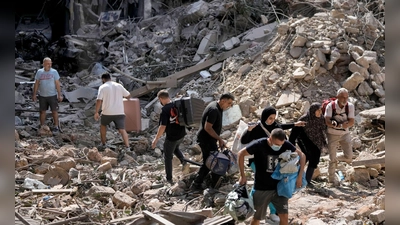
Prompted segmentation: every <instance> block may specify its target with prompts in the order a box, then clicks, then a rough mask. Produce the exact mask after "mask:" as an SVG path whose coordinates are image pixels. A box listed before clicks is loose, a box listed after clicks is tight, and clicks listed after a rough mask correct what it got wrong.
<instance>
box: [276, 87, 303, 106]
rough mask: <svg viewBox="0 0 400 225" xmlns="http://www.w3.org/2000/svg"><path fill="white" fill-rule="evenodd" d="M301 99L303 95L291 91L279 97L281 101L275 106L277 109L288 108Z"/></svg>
mask: <svg viewBox="0 0 400 225" xmlns="http://www.w3.org/2000/svg"><path fill="white" fill-rule="evenodd" d="M300 98H301V94H298V93H295V92H291V91H285V92H283V93H282V94H281V96H280V97H279V100H278V102H277V103H276V104H275V107H276V108H280V107H282V106H288V105H290V104H292V103H295V102H297V101H298V100H299V99H300Z"/></svg>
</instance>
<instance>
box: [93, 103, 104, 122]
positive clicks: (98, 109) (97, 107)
mask: <svg viewBox="0 0 400 225" xmlns="http://www.w3.org/2000/svg"><path fill="white" fill-rule="evenodd" d="M102 102H103V100H101V99H97V100H96V111H95V113H94V119H95V120H96V121H97V120H99V117H100V115H99V111H100V107H101V103H102Z"/></svg>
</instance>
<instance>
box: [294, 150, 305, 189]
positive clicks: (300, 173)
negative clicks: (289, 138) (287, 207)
mask: <svg viewBox="0 0 400 225" xmlns="http://www.w3.org/2000/svg"><path fill="white" fill-rule="evenodd" d="M296 152H297V154H298V155H299V156H300V170H299V174H298V176H297V180H296V187H298V188H299V187H301V185H302V184H301V183H302V179H303V173H304V166H305V165H306V155H304V153H303V152H302V151H301V150H300V149H298V148H296Z"/></svg>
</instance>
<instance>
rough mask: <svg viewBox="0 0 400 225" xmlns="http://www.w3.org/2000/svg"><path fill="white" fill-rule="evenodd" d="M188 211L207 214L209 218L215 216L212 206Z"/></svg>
mask: <svg viewBox="0 0 400 225" xmlns="http://www.w3.org/2000/svg"><path fill="white" fill-rule="evenodd" d="M188 213H196V214H199V215H203V216H207V217H208V218H212V217H213V212H212V208H207V209H201V210H195V211H189V212H188Z"/></svg>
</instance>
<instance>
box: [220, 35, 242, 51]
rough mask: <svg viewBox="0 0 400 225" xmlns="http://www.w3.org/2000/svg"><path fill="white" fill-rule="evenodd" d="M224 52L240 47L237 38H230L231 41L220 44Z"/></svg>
mask: <svg viewBox="0 0 400 225" xmlns="http://www.w3.org/2000/svg"><path fill="white" fill-rule="evenodd" d="M222 45H223V47H224V49H225V50H226V51H229V50H231V49H233V48H235V47H237V46H239V45H240V40H239V38H237V37H232V38H231V39H229V40H227V41H224V43H223V44H222Z"/></svg>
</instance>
